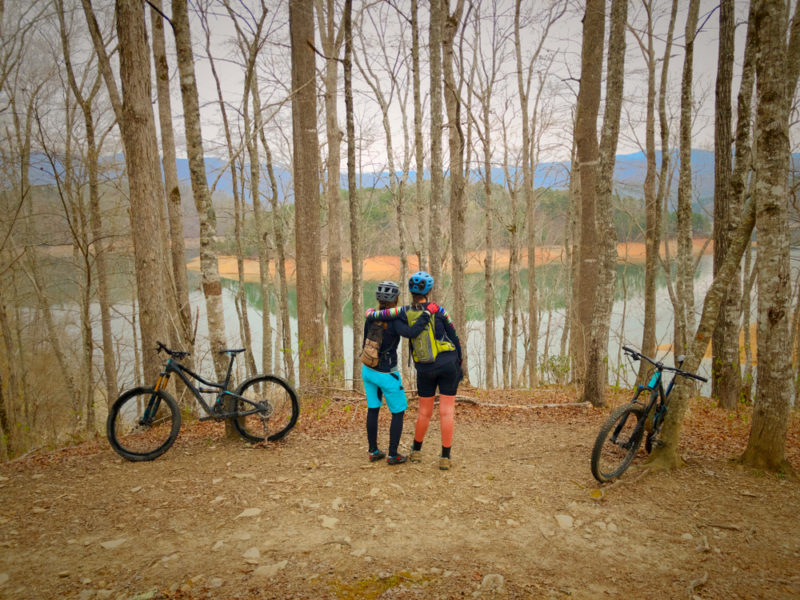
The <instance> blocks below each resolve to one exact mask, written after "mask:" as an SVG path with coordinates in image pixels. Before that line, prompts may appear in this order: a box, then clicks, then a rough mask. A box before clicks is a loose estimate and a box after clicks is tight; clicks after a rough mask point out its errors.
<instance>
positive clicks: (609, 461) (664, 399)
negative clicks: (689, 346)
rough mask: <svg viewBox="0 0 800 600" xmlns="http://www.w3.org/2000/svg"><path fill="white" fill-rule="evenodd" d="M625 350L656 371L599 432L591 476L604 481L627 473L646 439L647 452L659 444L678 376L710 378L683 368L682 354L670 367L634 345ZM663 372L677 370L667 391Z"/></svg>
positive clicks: (697, 378) (698, 378) (595, 444)
mask: <svg viewBox="0 0 800 600" xmlns="http://www.w3.org/2000/svg"><path fill="white" fill-rule="evenodd" d="M622 350H623V351H624V352H625V355H626V356H629V357H630V358H631V359H632V360H634V361H637V360H640V359H641V360H646V361H647V362H649V363H650V364H652V365H653V367H654V370H653V372H652V374H651V375H650V379H649V381H648V382H647V385H638V386H636V393H635V394H634V395H633V400H631V402H630V403H629V404H625V405H623V406H620V407H619V408H618V409H616V410H615V411H614V412H613V413H611V416H610V417H609V418H608V420H607V421H606V422H605V424H604V425H603V427H602V429H600V433H598V434H597V440H596V441H595V443H594V449H593V450H592V475H594V478H595V479H597V481H599V482H601V483H604V482H606V481H610V480H612V479H616V478H617V477H619V476H620V475H622V474H623V473H624V472H625V470H626V469H627V468H628V467H629V466H630V464H631V462H632V461H633V459H634V457H635V456H636V453H637V452H638V451H639V446H640V445H641V444H642V440H643V439H644V441H645V444H644V446H645V450H646V451H647V453H648V454H649V453H650V451H651V450H652V449H653V447H655V446H658V445H659V444H660V440H659V439H658V434H659V433H660V432H661V426H662V425H663V424H664V418H665V417H666V415H667V409H668V408H669V395H670V393H671V392H672V387H673V385H674V384H675V380H676V379H677V378H678V376H680V377H686V378H687V379H696V380H697V381H708V380H707V379H706V378H705V377H701V376H700V375H696V374H695V373H689V372H688V371H683V370H681V368H680V367H681V365H682V364H683V361H684V358H685V357H684V356H683V355H681V356H678V357H677V360H676V362H677V364H678V366H677V367H668V366H666V365H665V364H664V363H662V362H659V361H657V360H654V359H652V358H650V357H648V356H645V355H644V354H642V353H640V352H637V351H636V350H633V349H632V348H628V347H626V346H623V347H622ZM664 371H672V372H673V373H675V374H674V375H673V376H672V380H671V381H670V382H669V385H668V386H667V389H666V391H665V390H664V385H663V381H662V374H663V372H664ZM643 394H644V397H645V398H648V400H647V403H646V404H645V403H644V402H642V401H641V400H640V398H641V397H642V395H643Z"/></svg>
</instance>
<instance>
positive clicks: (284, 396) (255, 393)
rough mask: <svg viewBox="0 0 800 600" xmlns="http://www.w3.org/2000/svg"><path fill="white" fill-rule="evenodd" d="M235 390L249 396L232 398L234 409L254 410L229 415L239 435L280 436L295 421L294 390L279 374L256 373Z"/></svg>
mask: <svg viewBox="0 0 800 600" xmlns="http://www.w3.org/2000/svg"><path fill="white" fill-rule="evenodd" d="M236 394H237V395H238V396H241V397H242V398H246V399H247V400H249V402H245V401H244V400H239V399H234V404H235V406H234V410H236V412H250V411H253V410H257V412H255V413H253V414H250V415H246V416H244V417H238V418H236V417H234V418H233V419H232V421H233V425H234V426H235V427H236V430H237V431H238V432H239V435H241V436H242V437H243V438H244V439H246V440H248V441H250V442H263V441H264V440H268V441H270V442H275V441H277V440H280V439H281V438H283V437H284V436H285V435H286V434H287V433H289V431H290V430H291V429H292V427H294V426H295V423H297V417H298V416H299V415H300V403H299V402H298V400H297V393H296V392H295V391H294V388H292V386H291V385H289V383H288V382H286V381H284V380H283V379H281V378H280V377H276V376H275V375H256V376H255V377H253V378H252V379H248V380H247V381H245V382H244V383H243V384H242V385H240V386H239V389H238V390H236ZM251 402H252V403H253V404H251Z"/></svg>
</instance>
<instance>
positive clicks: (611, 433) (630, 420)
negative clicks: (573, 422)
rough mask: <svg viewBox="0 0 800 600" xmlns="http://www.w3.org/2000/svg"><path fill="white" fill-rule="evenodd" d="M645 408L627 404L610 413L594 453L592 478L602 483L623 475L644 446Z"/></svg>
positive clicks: (596, 442) (598, 436)
mask: <svg viewBox="0 0 800 600" xmlns="http://www.w3.org/2000/svg"><path fill="white" fill-rule="evenodd" d="M643 419H644V408H643V407H642V406H641V405H639V404H626V405H625V406H620V407H619V408H618V409H617V410H615V411H614V412H613V413H611V416H610V417H609V418H608V420H607V421H606V422H605V424H604V425H603V427H602V429H601V430H600V433H599V434H597V440H596V441H595V443H594V449H593V450H592V475H594V478H595V479H597V481H599V482H601V483H603V482H606V481H610V480H612V479H615V478H617V477H619V476H620V475H622V474H623V473H624V472H625V469H627V468H628V466H629V465H630V464H631V461H632V460H633V457H634V456H636V452H637V451H638V450H639V446H640V445H641V443H642V435H643V433H644V427H643V425H644V424H642V425H640V421H642V420H643Z"/></svg>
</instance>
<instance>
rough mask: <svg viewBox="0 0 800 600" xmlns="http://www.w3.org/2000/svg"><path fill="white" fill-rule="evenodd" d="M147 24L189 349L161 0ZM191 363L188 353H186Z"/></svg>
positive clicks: (183, 336) (183, 333) (184, 341)
mask: <svg viewBox="0 0 800 600" xmlns="http://www.w3.org/2000/svg"><path fill="white" fill-rule="evenodd" d="M152 6H153V10H151V11H150V26H151V29H152V31H153V62H154V64H155V76H156V92H157V94H158V125H159V131H160V133H161V152H162V155H163V156H162V161H161V164H162V166H163V169H164V185H165V188H166V195H167V214H168V216H169V242H170V250H171V252H170V257H171V259H172V279H173V281H174V282H175V292H174V293H175V297H176V299H177V304H178V310H179V317H180V326H179V327H178V329H177V334H178V343H179V344H180V347H181V348H186V349H187V350H189V351H191V350H192V348H193V346H194V339H192V338H193V336H192V307H191V305H190V304H189V280H188V275H187V273H186V244H185V242H184V239H183V209H182V207H181V191H180V187H179V185H178V167H177V162H176V160H177V159H176V155H175V134H174V132H173V128H172V100H171V98H170V85H169V64H168V63H167V51H166V40H165V36H164V17H163V12H162V5H161V0H152ZM187 360H189V361H190V362H189V364H191V357H187Z"/></svg>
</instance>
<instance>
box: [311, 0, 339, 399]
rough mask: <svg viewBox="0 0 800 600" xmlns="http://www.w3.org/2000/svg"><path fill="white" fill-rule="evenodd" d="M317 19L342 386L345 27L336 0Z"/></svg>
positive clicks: (332, 304)
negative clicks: (338, 18)
mask: <svg viewBox="0 0 800 600" xmlns="http://www.w3.org/2000/svg"><path fill="white" fill-rule="evenodd" d="M316 6H317V20H318V23H319V33H320V38H321V40H322V51H323V53H324V54H325V72H324V73H325V75H324V77H323V81H324V83H325V94H324V98H325V132H326V135H327V139H328V162H327V165H326V171H327V173H328V177H327V181H326V183H325V184H326V188H325V195H326V197H327V200H328V348H329V352H330V365H329V368H330V374H331V378H332V383H333V384H334V385H337V386H340V385H341V383H342V382H343V381H344V340H343V331H344V325H343V320H342V215H341V212H342V207H341V204H342V200H341V196H340V195H339V191H340V184H339V173H340V171H341V151H340V144H341V142H342V133H341V130H340V129H339V118H338V109H337V102H338V99H339V98H338V92H339V51H340V49H341V47H342V35H343V33H344V28H343V27H341V25H340V27H339V30H338V32H337V31H336V19H335V17H336V15H335V5H334V2H333V0H326V2H325V7H326V10H325V14H323V10H322V2H321V0H316Z"/></svg>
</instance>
